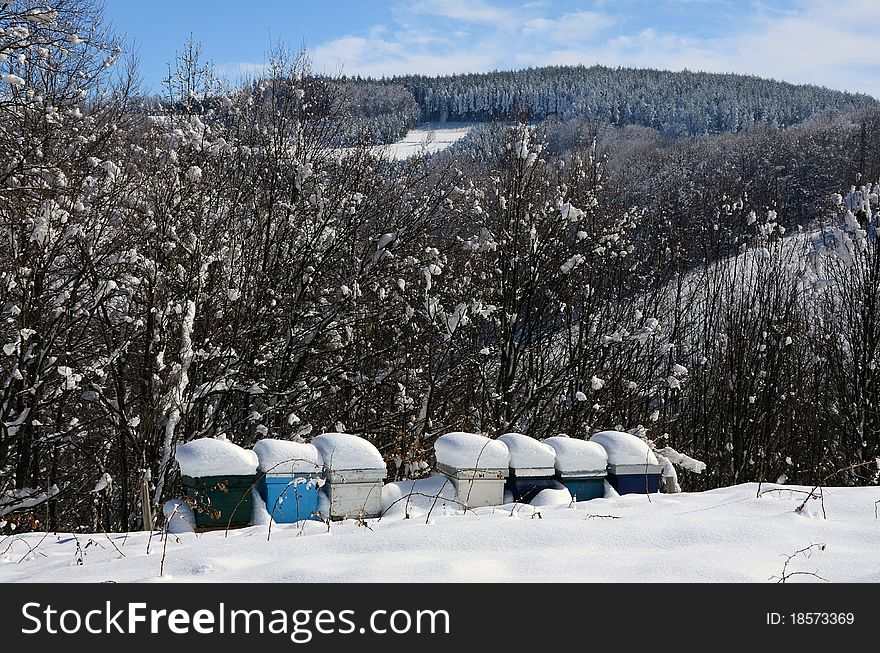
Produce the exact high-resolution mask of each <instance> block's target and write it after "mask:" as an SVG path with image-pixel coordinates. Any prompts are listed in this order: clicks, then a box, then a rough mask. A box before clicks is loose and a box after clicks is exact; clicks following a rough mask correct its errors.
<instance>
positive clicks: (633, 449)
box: [590, 431, 658, 465]
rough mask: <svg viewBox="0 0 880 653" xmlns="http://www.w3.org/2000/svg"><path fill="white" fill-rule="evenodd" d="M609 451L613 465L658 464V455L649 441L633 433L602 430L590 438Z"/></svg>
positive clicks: (609, 457)
mask: <svg viewBox="0 0 880 653" xmlns="http://www.w3.org/2000/svg"><path fill="white" fill-rule="evenodd" d="M590 441H591V442H596V443H597V444H600V445H602V447H604V449H605V451H607V452H608V463H609V464H611V465H657V464H658V463H657V456H655V455H654V452H653V451H651V447H650V446H648V443H647V442H645V441H644V440H642V439H641V438H639V437H636V436H635V435H632V434H631V433H624V432H622V431H602V432H601V433H596V434H595V435H594V436H593V437H591V438H590Z"/></svg>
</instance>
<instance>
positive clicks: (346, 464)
mask: <svg viewBox="0 0 880 653" xmlns="http://www.w3.org/2000/svg"><path fill="white" fill-rule="evenodd" d="M312 444H313V445H315V447H317V449H318V451H319V452H320V454H321V458H323V459H324V467H326V468H327V469H382V470H384V469H385V461H384V460H383V459H382V454H380V453H379V450H378V449H376V447H375V446H373V443H371V442H369V441H367V440H365V439H364V438H361V437H358V436H356V435H351V434H350V433H322V434H321V435H319V436H318V437H316V438H315V439H314V440H312Z"/></svg>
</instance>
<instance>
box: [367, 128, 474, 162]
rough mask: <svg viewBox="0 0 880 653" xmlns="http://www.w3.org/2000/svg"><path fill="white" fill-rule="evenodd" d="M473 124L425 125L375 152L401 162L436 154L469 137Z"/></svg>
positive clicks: (380, 146) (378, 148) (379, 147)
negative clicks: (414, 157)
mask: <svg viewBox="0 0 880 653" xmlns="http://www.w3.org/2000/svg"><path fill="white" fill-rule="evenodd" d="M471 127H473V124H471V123H458V122H447V123H441V122H437V123H423V124H421V125H419V126H418V127H416V128H415V129H411V130H409V132H407V134H406V136H404V137H403V138H402V139H401V140H399V141H397V142H396V143H392V144H391V145H379V146H376V147H375V148H373V151H374V152H376V153H377V154H379V155H380V156H388V157H390V158H391V159H394V160H397V161H400V160H402V159H408V158H410V157H411V156H416V155H420V154H435V153H436V152H440V151H442V150H445V149H446V148H447V147H449V146H450V145H452V144H453V143H455V142H456V141H459V140H461V139H462V138H464V137H465V136H467V134H468V132H469V131H470V130H471Z"/></svg>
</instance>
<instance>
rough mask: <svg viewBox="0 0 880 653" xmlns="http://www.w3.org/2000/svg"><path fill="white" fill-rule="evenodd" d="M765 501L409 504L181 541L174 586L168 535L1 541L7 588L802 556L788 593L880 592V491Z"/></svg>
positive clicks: (695, 573)
mask: <svg viewBox="0 0 880 653" xmlns="http://www.w3.org/2000/svg"><path fill="white" fill-rule="evenodd" d="M411 483H412V482H410V486H411ZM405 485H406V484H405V483H402V484H395V486H390V487H394V488H395V489H394V492H397V495H395V494H394V492H392V494H391V496H390V497H386V499H389V498H390V499H392V500H393V499H394V498H395V496H403V495H404V494H405V493H407V492H408V491H409V490H408V489H407V488H406V487H402V486H405ZM388 487H389V486H386V489H387V488H388ZM763 489H764V490H768V489H769V490H774V491H771V492H769V493H765V494H763V495H762V496H761V497H760V498H758V497H756V496H755V495H756V491H757V485H755V484H746V485H739V486H736V487H731V488H723V489H719V490H713V491H709V492H702V493H685V494H671V495H670V494H656V495H653V496H651V498H650V499H649V498H648V497H647V496H645V495H628V496H624V497H616V498H613V499H596V500H593V501H588V502H583V503H577V504H572V505H555V506H542V507H540V508H536V507H534V506H528V505H523V504H510V505H506V506H499V507H495V508H480V509H477V510H474V511H468V512H467V513H463V512H462V511H461V510H459V509H457V508H455V507H454V504H452V503H451V502H444V501H443V500H440V501H438V502H437V504H436V506H435V507H434V509H433V512H432V514H431V516H430V520H429V522H428V523H426V512H427V509H429V508H430V503H432V502H433V501H428V500H427V499H425V498H423V497H422V498H415V497H411V499H412V500H411V502H410V507H409V508H408V509H407V508H406V506H405V502H403V501H398V502H397V503H396V504H395V505H394V507H393V508H392V509H391V510H390V511H389V512H388V514H386V516H385V517H383V518H382V519H381V520H368V525H367V526H363V525H358V524H357V523H356V522H355V521H353V520H348V521H345V522H339V523H333V524H332V525H331V527H330V531H329V532H328V530H327V526H326V525H325V524H323V523H320V522H302V523H301V524H293V525H278V524H276V525H273V527H272V532H271V540H269V541H267V533H268V527H267V526H266V525H259V526H252V527H250V528H246V529H240V530H235V531H230V532H229V534H228V537H227V536H225V535H224V533H223V532H222V531H220V532H210V533H204V534H200V535H195V534H193V533H184V534H181V535H179V536H175V535H171V536H169V538H168V542H167V551H166V554H165V575H164V577H162V578H160V576H159V570H160V563H161V560H162V557H163V538H162V536H161V534H158V533H155V534H153V537H152V544H151V547H150V553H149V554H147V542H148V539H149V533H131V534H128V535H124V534H120V535H105V534H103V533H99V534H91V535H87V534H78V535H77V536H76V537H74V536H73V535H69V534H57V535H56V534H50V535H45V534H40V533H29V534H26V535H22V536H12V537H7V538H4V539H3V541H2V547H0V553H2V556H0V561H2V562H0V582H3V583H10V582H34V581H36V582H57V581H70V582H101V581H130V582H131V581H133V582H189V581H198V582H206V581H247V582H273V581H278V582H360V581H371V582H426V581H428V582H431V581H433V582H507V581H548V582H565V581H585V582H596V581H603V582H639V581H652V582H680V581H689V582H691V581H692V582H703V581H706V582H713V581H714V582H718V581H723V582H775V581H776V580H777V578H774V577H779V576H781V575H782V574H783V567H784V565H785V563H786V559H787V557H788V556H789V555H791V554H795V552H797V551H799V550H804V552H803V553H800V554H797V555H795V556H794V557H792V558H791V560H790V562H789V563H788V567H787V570H786V571H787V573H791V572H804V573H803V574H797V575H792V576H791V577H790V578H789V579H788V580H789V581H790V582H819V581H820V579H819V578H818V577H821V578H823V579H827V580H828V581H831V582H844V581H846V582H875V583H876V582H880V558H878V555H877V543H878V542H880V519H877V517H876V512H875V511H876V509H877V505H878V504H877V503H876V502H877V501H878V500H880V488H878V487H866V488H827V489H825V491H824V496H825V501H824V502H825V511H826V514H827V519H823V517H822V509H821V506H820V503H819V501H817V500H813V501H810V502H809V503H808V505H807V508H806V509H805V510H804V511H803V512H801V513H798V512H796V508H797V507H798V505H800V504H801V502H802V501H803V498H804V496H805V494H803V493H802V492H799V491H805V490H809V488H801V487H795V486H776V485H765V486H764V487H763ZM443 494H444V495H446V493H445V492H444V493H443ZM407 510H409V513H410V518H409V519H406V518H405V513H406V512H407ZM77 542H78V543H79V547H80V549H79V550H78V549H77ZM811 545H815V546H812V547H811ZM822 545H824V547H823V546H822ZM78 561H81V564H78ZM814 574H815V575H814Z"/></svg>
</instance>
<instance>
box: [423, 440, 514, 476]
mask: <svg viewBox="0 0 880 653" xmlns="http://www.w3.org/2000/svg"><path fill="white" fill-rule="evenodd" d="M434 452H435V453H436V454H437V462H438V463H440V464H442V465H447V466H449V467H453V468H455V469H506V468H507V464H508V462H509V460H510V453H509V452H508V451H507V445H506V444H504V443H503V442H501V441H500V440H490V439H489V438H487V437H486V436H483V435H477V434H476V433H463V432H461V431H457V432H455V433H447V434H446V435H441V436H440V437H439V438H437V440H436V441H435V442H434Z"/></svg>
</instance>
